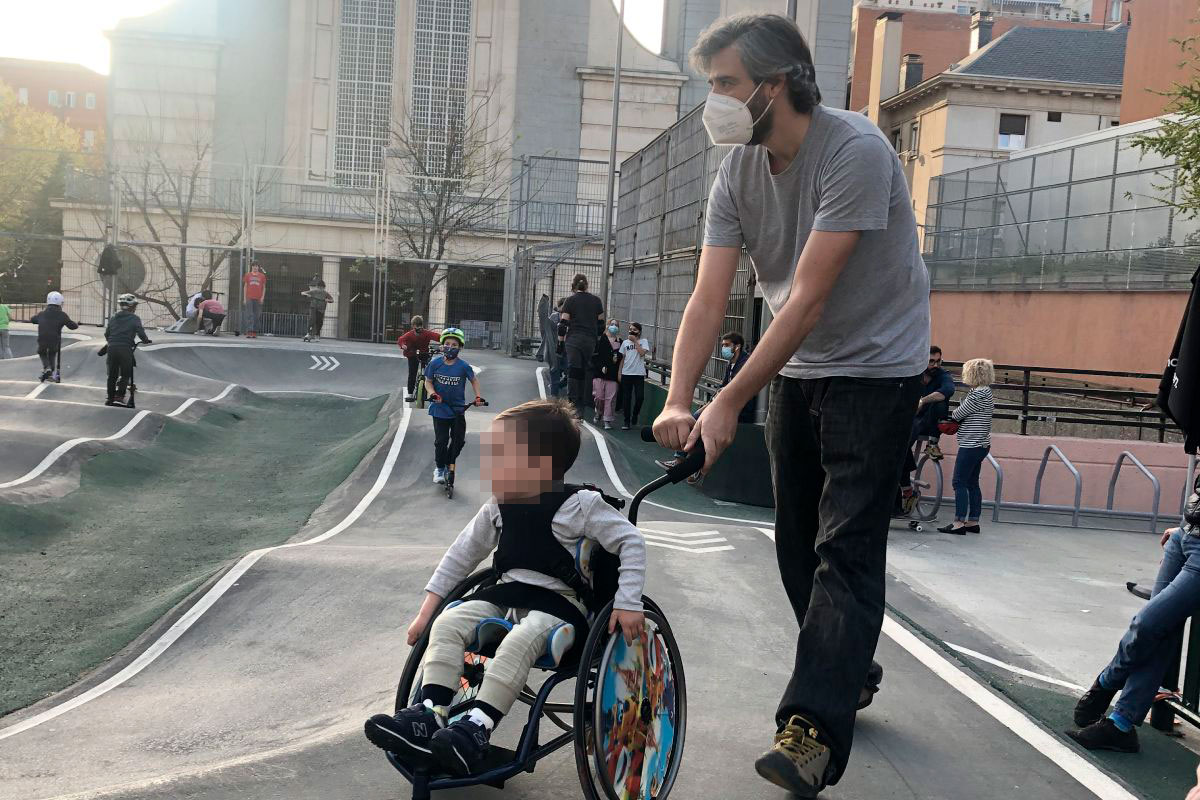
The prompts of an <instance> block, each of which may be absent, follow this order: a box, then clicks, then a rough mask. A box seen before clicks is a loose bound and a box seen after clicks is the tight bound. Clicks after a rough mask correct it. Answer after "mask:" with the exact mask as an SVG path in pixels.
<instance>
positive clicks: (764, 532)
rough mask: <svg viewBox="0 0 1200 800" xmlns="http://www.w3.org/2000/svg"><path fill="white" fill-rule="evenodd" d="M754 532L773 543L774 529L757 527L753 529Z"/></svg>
mask: <svg viewBox="0 0 1200 800" xmlns="http://www.w3.org/2000/svg"><path fill="white" fill-rule="evenodd" d="M754 530H756V531H758V532H759V533H761V534H762V535H763V536H765V537H767V538H768V539H770V540H771V541H772V542H773V541H775V529H774V528H759V527H755V528H754Z"/></svg>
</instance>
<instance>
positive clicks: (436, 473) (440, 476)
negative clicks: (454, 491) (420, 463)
mask: <svg viewBox="0 0 1200 800" xmlns="http://www.w3.org/2000/svg"><path fill="white" fill-rule="evenodd" d="M433 482H434V483H445V482H446V470H444V469H442V468H441V467H434V468H433Z"/></svg>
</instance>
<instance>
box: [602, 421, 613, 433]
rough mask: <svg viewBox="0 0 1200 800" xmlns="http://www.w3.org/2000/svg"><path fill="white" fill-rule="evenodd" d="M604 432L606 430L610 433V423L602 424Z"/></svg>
mask: <svg viewBox="0 0 1200 800" xmlns="http://www.w3.org/2000/svg"><path fill="white" fill-rule="evenodd" d="M604 430H606V431H611V430H612V423H611V422H605V423H604Z"/></svg>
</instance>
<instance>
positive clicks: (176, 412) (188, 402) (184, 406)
mask: <svg viewBox="0 0 1200 800" xmlns="http://www.w3.org/2000/svg"><path fill="white" fill-rule="evenodd" d="M195 402H196V398H195V397H189V398H188V399H187V400H184V401H183V403H181V404H180V406H179V408H177V409H175V410H174V411H172V412H171V413H170V414H167V416H168V417H178V416H179V415H180V414H182V413H183V412H184V411H186V410H187V409H188V408H189V407H191V405H192V403H195Z"/></svg>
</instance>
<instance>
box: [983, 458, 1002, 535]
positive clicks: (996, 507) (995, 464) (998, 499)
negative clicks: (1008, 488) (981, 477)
mask: <svg viewBox="0 0 1200 800" xmlns="http://www.w3.org/2000/svg"><path fill="white" fill-rule="evenodd" d="M987 460H988V463H989V464H991V465H992V468H993V469H994V470H996V493H995V494H994V495H993V496H992V522H999V521H1000V506H1001V505H1002V504H1003V502H1004V501H1003V499H1002V498H1003V495H1004V469H1003V468H1002V467H1001V466H1000V462H999V461H997V460H996V458H995V457H994V456H993V455H992V454H991V453H988V454H987Z"/></svg>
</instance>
